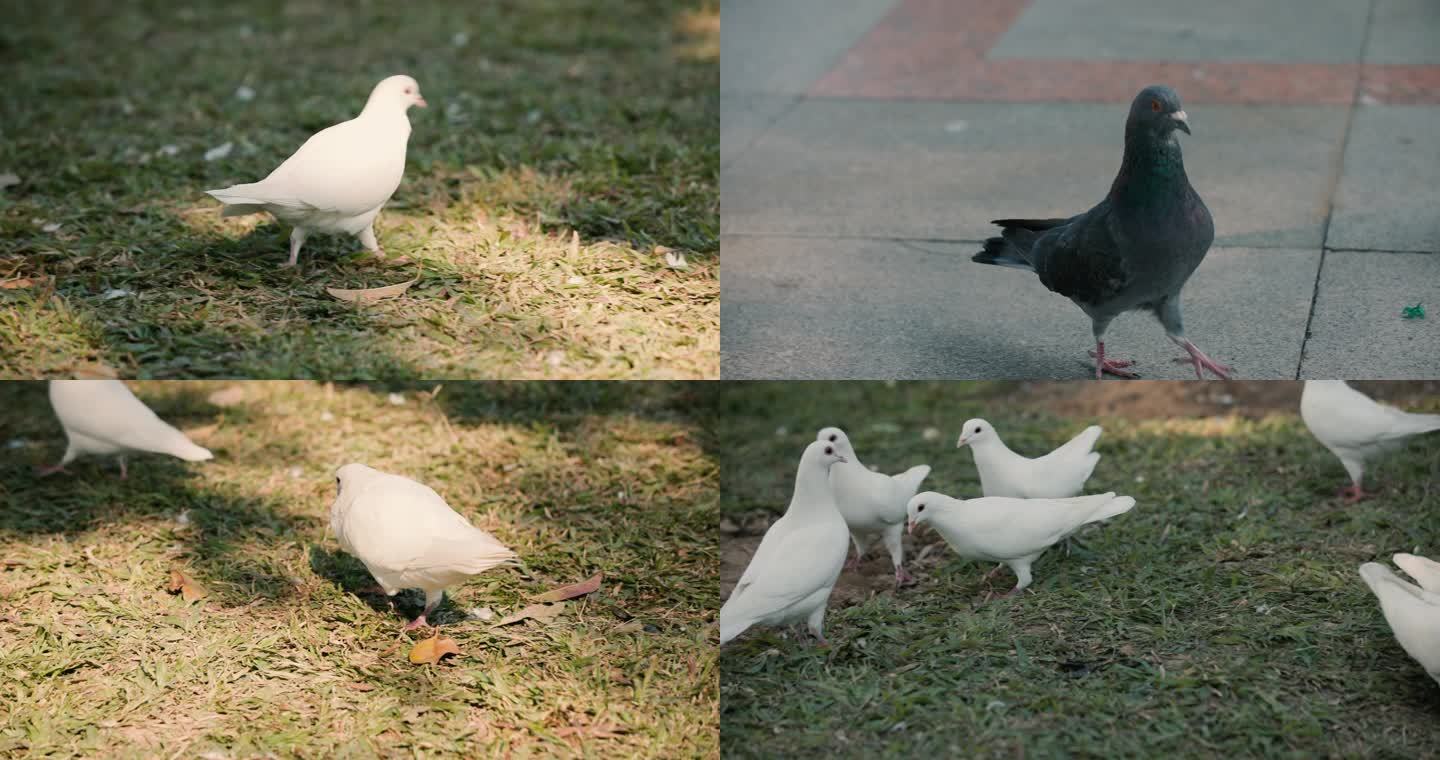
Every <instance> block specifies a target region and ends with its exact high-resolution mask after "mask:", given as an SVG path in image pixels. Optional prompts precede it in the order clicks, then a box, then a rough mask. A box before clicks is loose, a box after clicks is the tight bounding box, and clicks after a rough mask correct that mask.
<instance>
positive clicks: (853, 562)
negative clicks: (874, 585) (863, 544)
mask: <svg viewBox="0 0 1440 760" xmlns="http://www.w3.org/2000/svg"><path fill="white" fill-rule="evenodd" d="M845 569H846V570H859V569H860V558H859V557H851V558H850V559H847V560H845Z"/></svg>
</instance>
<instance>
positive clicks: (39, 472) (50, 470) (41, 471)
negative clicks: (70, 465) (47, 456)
mask: <svg viewBox="0 0 1440 760" xmlns="http://www.w3.org/2000/svg"><path fill="white" fill-rule="evenodd" d="M57 472H63V473H65V474H66V475H69V474H70V471H69V470H67V469H65V465H63V464H52V465H49V466H46V467H36V468H35V477H37V478H43V477H46V476H48V475H54V474H55V473H57Z"/></svg>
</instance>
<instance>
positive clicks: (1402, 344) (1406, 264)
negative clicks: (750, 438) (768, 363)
mask: <svg viewBox="0 0 1440 760" xmlns="http://www.w3.org/2000/svg"><path fill="white" fill-rule="evenodd" d="M1417 303H1419V304H1422V305H1423V306H1425V308H1426V310H1427V311H1428V312H1429V314H1428V315H1427V316H1426V317H1425V318H1424V319H1404V318H1402V316H1401V310H1402V309H1403V308H1404V307H1406V306H1414V305H1415V304H1417ZM722 343H723V341H722ZM722 372H723V369H722ZM1300 376H1301V377H1302V378H1321V379H1332V378H1337V377H1338V378H1347V379H1351V378H1353V379H1356V380H1362V379H1363V380H1371V379H1374V380H1414V379H1415V378H1429V377H1440V254H1433V253H1380V252H1376V251H1330V252H1329V253H1327V254H1325V265H1324V267H1323V268H1322V270H1321V272H1320V287H1319V289H1318V291H1317V294H1316V299H1315V316H1314V318H1313V319H1312V320H1311V323H1310V339H1309V340H1308V341H1306V343H1305V357H1304V361H1303V362H1302V364H1301V365H1300Z"/></svg>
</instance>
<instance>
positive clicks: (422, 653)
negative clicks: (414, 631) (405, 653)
mask: <svg viewBox="0 0 1440 760" xmlns="http://www.w3.org/2000/svg"><path fill="white" fill-rule="evenodd" d="M447 654H453V655H458V654H460V647H459V645H457V644H456V643H455V640H454V639H442V638H440V632H439V631H436V632H435V635H434V636H431V637H430V638H428V639H422V640H420V641H419V642H417V643H416V644H415V646H414V647H413V648H412V649H411V650H410V661H411V662H413V663H415V664H416V665H420V664H422V663H427V662H428V663H430V664H431V665H434V664H435V663H437V662H440V658H441V657H444V656H445V655H447Z"/></svg>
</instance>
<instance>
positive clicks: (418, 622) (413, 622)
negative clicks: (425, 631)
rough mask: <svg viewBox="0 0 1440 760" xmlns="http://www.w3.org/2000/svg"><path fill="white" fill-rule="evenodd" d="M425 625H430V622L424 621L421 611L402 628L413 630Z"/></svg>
mask: <svg viewBox="0 0 1440 760" xmlns="http://www.w3.org/2000/svg"><path fill="white" fill-rule="evenodd" d="M427 625H430V624H429V623H428V622H426V621H425V615H424V613H421V615H420V617H417V618H415V619H414V620H411V621H410V622H409V623H406V624H405V629H404V630H407V631H413V630H415V629H416V628H424V627H425V626H427Z"/></svg>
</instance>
